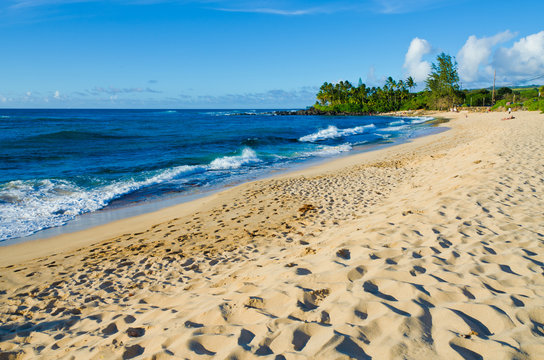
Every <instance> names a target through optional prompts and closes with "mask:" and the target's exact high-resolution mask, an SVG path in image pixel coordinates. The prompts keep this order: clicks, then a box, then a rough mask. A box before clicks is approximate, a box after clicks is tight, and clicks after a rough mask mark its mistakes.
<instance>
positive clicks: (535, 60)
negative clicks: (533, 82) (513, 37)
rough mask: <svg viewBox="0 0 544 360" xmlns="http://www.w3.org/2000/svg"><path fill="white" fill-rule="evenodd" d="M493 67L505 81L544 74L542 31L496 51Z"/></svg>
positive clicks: (543, 37) (543, 34) (543, 35)
mask: <svg viewBox="0 0 544 360" xmlns="http://www.w3.org/2000/svg"><path fill="white" fill-rule="evenodd" d="M493 66H495V68H496V69H497V75H498V76H499V75H500V77H501V78H502V79H504V80H505V81H516V80H520V79H523V78H528V77H533V76H537V75H541V74H544V30H543V31H541V32H539V33H536V34H531V35H528V36H526V37H524V38H521V39H519V40H518V41H516V42H515V43H514V44H513V45H512V47H510V48H504V47H503V48H500V49H497V51H496V52H495V55H494V57H493Z"/></svg>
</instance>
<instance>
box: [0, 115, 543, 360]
mask: <svg viewBox="0 0 544 360" xmlns="http://www.w3.org/2000/svg"><path fill="white" fill-rule="evenodd" d="M514 115H515V119H512V120H507V121H502V120H501V118H502V117H504V114H499V113H488V114H468V115H467V114H465V113H458V114H449V113H448V114H442V116H444V117H448V118H451V121H450V123H448V124H447V126H448V127H450V128H451V130H449V131H446V132H443V133H440V134H436V135H432V136H428V137H424V138H418V139H416V140H415V141H414V142H411V143H407V144H402V145H399V146H395V147H390V148H386V149H382V150H380V151H375V152H371V153H366V154H358V155H354V156H350V157H346V158H343V159H339V160H336V161H332V162H329V163H326V164H323V165H319V166H316V167H313V168H309V169H305V170H302V171H298V172H296V173H290V174H287V175H282V176H279V177H275V178H271V179H265V180H260V181H256V182H252V183H248V184H243V185H240V186H237V187H235V188H232V189H229V190H226V191H223V192H221V193H219V194H215V195H213V196H212V197H208V198H206V199H204V200H202V201H197V202H192V203H190V204H182V205H179V206H176V207H173V208H169V209H165V210H162V211H159V212H157V213H152V214H148V215H144V216H141V217H138V218H136V219H126V220H123V221H120V222H115V223H112V224H108V225H105V226H101V227H100V228H99V229H90V230H86V231H84V232H81V233H74V234H67V235H63V236H62V237H60V238H56V239H46V240H40V241H36V242H33V243H27V244H23V245H20V246H10V247H5V248H2V250H1V251H2V259H1V267H0V324H1V325H0V351H1V355H0V356H2V357H3V358H21V359H31V358H32V359H34V358H76V359H87V358H88V359H100V358H104V359H106V358H123V359H130V358H142V359H143V358H153V359H169V358H172V359H177V358H179V359H184V358H190V359H199V358H202V359H205V358H219V359H225V358H228V359H250V358H255V357H257V356H262V357H264V358H270V359H342V358H346V359H347V358H353V359H371V358H374V359H435V358H441V359H482V358H485V359H538V358H539V357H540V358H541V357H542V354H544V199H543V194H544V157H543V156H542V154H544V140H543V139H544V115H543V114H538V113H535V112H517V113H515V114H514Z"/></svg>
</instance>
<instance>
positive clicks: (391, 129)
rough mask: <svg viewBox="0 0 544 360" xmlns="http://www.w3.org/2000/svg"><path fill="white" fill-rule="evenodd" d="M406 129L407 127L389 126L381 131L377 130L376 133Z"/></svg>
mask: <svg viewBox="0 0 544 360" xmlns="http://www.w3.org/2000/svg"><path fill="white" fill-rule="evenodd" d="M406 128H408V125H401V126H390V127H386V128H383V129H378V130H377V131H382V132H383V131H387V132H389V131H399V130H403V129H406Z"/></svg>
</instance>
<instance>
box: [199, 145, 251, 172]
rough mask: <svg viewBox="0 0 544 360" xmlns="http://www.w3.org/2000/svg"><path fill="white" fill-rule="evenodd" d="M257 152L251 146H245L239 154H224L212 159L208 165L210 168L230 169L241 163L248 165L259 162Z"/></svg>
mask: <svg viewBox="0 0 544 360" xmlns="http://www.w3.org/2000/svg"><path fill="white" fill-rule="evenodd" d="M260 161H261V160H260V159H259V157H258V156H257V153H255V151H254V150H253V149H251V148H248V147H246V148H245V149H244V150H243V151H242V154H241V155H235V156H224V157H221V158H217V159H215V160H214V161H212V162H211V163H210V165H209V169H211V170H230V169H238V168H239V167H241V166H243V165H250V164H255V163H258V162H260Z"/></svg>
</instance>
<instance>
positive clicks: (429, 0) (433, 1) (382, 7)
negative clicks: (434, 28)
mask: <svg viewBox="0 0 544 360" xmlns="http://www.w3.org/2000/svg"><path fill="white" fill-rule="evenodd" d="M373 1H374V3H376V4H377V6H378V11H379V12H381V13H383V14H402V13H411V12H417V11H423V10H428V9H432V8H437V7H441V6H446V5H450V4H451V2H450V1H448V0H373Z"/></svg>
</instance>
